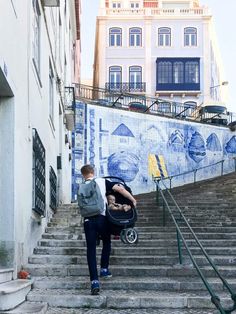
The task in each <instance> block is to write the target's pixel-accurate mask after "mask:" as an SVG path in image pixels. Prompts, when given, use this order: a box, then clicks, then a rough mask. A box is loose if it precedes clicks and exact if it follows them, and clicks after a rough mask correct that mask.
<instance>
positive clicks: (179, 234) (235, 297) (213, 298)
mask: <svg viewBox="0 0 236 314" xmlns="http://www.w3.org/2000/svg"><path fill="white" fill-rule="evenodd" d="M154 182H155V183H156V187H157V192H158V193H159V194H160V195H161V197H162V200H163V201H164V205H165V206H164V207H163V210H164V211H165V207H167V209H168V211H169V214H170V215H171V218H172V220H173V222H174V224H175V226H176V230H177V243H178V253H179V261H180V264H182V252H181V240H182V242H183V243H184V246H185V248H186V250H187V252H188V254H189V257H190V259H191V261H192V263H193V265H194V267H195V268H196V270H197V272H198V274H199V276H200V277H201V279H202V281H203V283H204V285H205V287H206V288H207V290H208V292H209V293H210V295H211V302H212V303H213V304H214V305H215V306H216V308H217V309H218V310H219V311H220V313H221V314H230V313H232V312H233V311H234V310H236V293H235V292H234V291H233V289H232V288H231V287H230V285H229V284H228V282H227V280H226V279H225V278H224V277H223V276H222V275H221V274H220V272H219V270H218V269H217V267H216V265H215V264H214V262H213V260H212V259H211V258H210V257H209V255H208V254H207V252H206V250H205V249H204V247H203V246H202V244H201V243H200V241H199V240H198V238H197V236H196V234H195V232H194V231H193V229H192V227H191V226H190V225H189V223H188V220H187V219H186V217H185V216H184V214H183V213H182V211H181V209H180V207H179V206H178V204H177V202H176V201H175V199H174V197H173V195H172V194H171V192H170V191H169V189H168V188H167V186H166V185H165V183H164V181H163V179H162V178H158V179H154ZM160 182H161V183H162V184H163V186H164V187H165V191H167V193H168V194H169V196H170V198H171V200H172V201H173V203H174V205H175V208H176V209H177V211H178V214H179V216H180V217H181V219H182V221H183V222H184V223H185V224H186V226H187V228H188V230H189V231H190V232H191V234H192V236H193V238H194V240H195V241H196V243H197V245H198V247H199V248H200V250H201V252H202V253H203V255H204V256H205V257H206V259H207V261H208V262H209V264H210V265H211V267H212V268H213V270H214V271H215V273H216V275H217V276H218V278H219V279H220V280H221V281H222V284H223V286H224V287H226V289H227V290H228V292H229V293H230V296H231V299H232V301H233V305H232V306H231V307H230V308H227V309H225V308H224V307H223V306H222V304H221V301H220V298H219V296H218V295H216V294H215V293H214V291H213V289H212V288H211V285H210V284H209V282H208V280H207V279H206V278H205V276H204V274H203V273H202V271H201V269H200V267H199V266H198V264H197V262H196V260H195V258H194V256H193V254H192V252H191V249H190V248H189V246H188V244H187V241H186V240H185V238H184V235H183V233H182V231H181V228H180V226H179V223H178V219H176V218H175V216H174V213H173V211H172V210H171V208H170V205H169V204H168V201H167V199H166V197H165V195H164V193H163V190H162V189H161V188H160Z"/></svg>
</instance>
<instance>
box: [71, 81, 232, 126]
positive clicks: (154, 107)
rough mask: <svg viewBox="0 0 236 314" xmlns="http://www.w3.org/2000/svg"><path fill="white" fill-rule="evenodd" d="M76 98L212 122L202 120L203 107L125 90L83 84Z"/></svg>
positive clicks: (230, 116) (86, 101)
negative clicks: (201, 110)
mask: <svg viewBox="0 0 236 314" xmlns="http://www.w3.org/2000/svg"><path fill="white" fill-rule="evenodd" d="M110 87H111V86H110ZM113 87H114V86H113ZM75 97H76V100H78V101H83V102H85V103H89V104H96V105H99V106H105V107H110V108H112V107H114V108H122V109H125V110H131V111H139V112H142V113H149V114H158V115H163V116H168V117H172V118H177V119H189V120H191V121H199V122H204V123H208V124H210V123H211V122H210V121H202V120H201V119H200V118H201V116H200V109H201V106H198V107H195V106H193V105H190V104H187V103H185V104H183V103H179V102H174V101H168V100H164V99H161V98H159V97H151V96H145V95H141V94H139V93H136V94H135V93H128V92H125V91H124V90H121V91H120V90H118V89H112V88H110V90H109V88H108V87H106V88H99V87H93V86H88V85H83V84H75ZM227 121H228V123H230V122H232V121H233V120H232V113H230V112H229V113H227ZM221 125H222V123H221Z"/></svg>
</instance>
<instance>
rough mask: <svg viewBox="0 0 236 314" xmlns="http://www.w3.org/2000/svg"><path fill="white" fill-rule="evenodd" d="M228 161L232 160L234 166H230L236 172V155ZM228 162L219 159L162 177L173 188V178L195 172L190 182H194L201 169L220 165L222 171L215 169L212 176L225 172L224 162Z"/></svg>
mask: <svg viewBox="0 0 236 314" xmlns="http://www.w3.org/2000/svg"><path fill="white" fill-rule="evenodd" d="M228 161H230V162H232V167H231V168H230V169H231V171H235V172H236V157H233V158H230V159H228ZM225 162H226V160H225V159H222V160H219V161H217V162H215V163H212V164H210V165H206V166H202V167H199V168H194V169H192V170H189V171H184V172H181V173H179V174H175V175H170V176H168V177H165V178H162V180H169V189H171V188H172V180H173V179H175V178H177V177H180V176H182V177H184V176H186V175H189V174H193V178H192V180H191V179H190V182H193V183H195V182H196V181H197V173H198V172H199V171H201V170H204V169H207V168H213V167H215V166H218V165H219V166H220V169H219V170H220V173H218V172H216V171H213V172H212V176H211V177H214V176H217V175H221V176H222V175H223V174H224V173H225V172H224V163H225ZM153 179H154V180H155V179H158V177H153Z"/></svg>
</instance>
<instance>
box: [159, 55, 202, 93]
mask: <svg viewBox="0 0 236 314" xmlns="http://www.w3.org/2000/svg"><path fill="white" fill-rule="evenodd" d="M156 63H157V90H182V91H183V90H200V58H158V59H157V60H156Z"/></svg>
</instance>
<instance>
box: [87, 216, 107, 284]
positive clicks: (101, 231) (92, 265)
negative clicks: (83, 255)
mask: <svg viewBox="0 0 236 314" xmlns="http://www.w3.org/2000/svg"><path fill="white" fill-rule="evenodd" d="M84 232H85V237H86V244H87V262H88V268H89V275H90V280H91V281H92V280H98V271H97V259H96V240H97V236H98V235H99V236H100V238H101V239H102V242H103V247H102V255H101V268H108V266H109V258H110V253H111V235H110V232H109V227H108V221H107V218H106V217H105V216H102V215H98V216H94V217H89V218H84Z"/></svg>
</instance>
